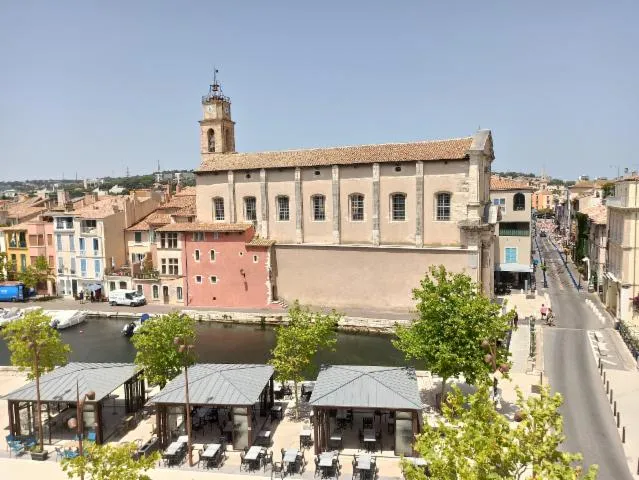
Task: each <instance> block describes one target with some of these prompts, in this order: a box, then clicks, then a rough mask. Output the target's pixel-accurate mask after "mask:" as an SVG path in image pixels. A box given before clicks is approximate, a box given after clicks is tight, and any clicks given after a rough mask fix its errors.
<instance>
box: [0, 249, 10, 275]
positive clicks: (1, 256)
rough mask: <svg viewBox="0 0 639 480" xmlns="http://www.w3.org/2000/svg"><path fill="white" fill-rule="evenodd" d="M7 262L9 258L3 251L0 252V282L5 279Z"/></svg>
mask: <svg viewBox="0 0 639 480" xmlns="http://www.w3.org/2000/svg"><path fill="white" fill-rule="evenodd" d="M8 263H9V258H8V257H7V254H6V253H5V252H0V282H4V281H5V280H6V279H7V274H8V272H7V270H8V268H7V264H8Z"/></svg>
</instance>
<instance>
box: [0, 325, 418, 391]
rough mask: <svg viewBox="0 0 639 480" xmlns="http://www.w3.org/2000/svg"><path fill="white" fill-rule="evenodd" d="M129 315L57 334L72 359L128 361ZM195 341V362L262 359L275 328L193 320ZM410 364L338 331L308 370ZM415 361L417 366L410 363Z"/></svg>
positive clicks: (3, 356) (377, 339) (369, 339)
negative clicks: (126, 334) (126, 330)
mask: <svg viewBox="0 0 639 480" xmlns="http://www.w3.org/2000/svg"><path fill="white" fill-rule="evenodd" d="M128 322H129V320H124V319H120V320H117V319H112V318H111V319H103V318H89V319H87V322H86V323H84V324H82V325H79V326H77V327H73V328H70V329H68V330H62V332H61V334H62V339H63V341H64V342H66V343H68V344H69V345H70V346H71V355H70V358H69V360H70V361H75V362H132V361H133V358H134V357H135V348H133V344H132V343H131V341H130V340H129V339H128V338H126V337H123V336H122V335H121V333H120V332H121V330H122V327H123V326H124V325H125V324H126V323H128ZM196 332H197V341H196V344H195V347H196V351H197V355H198V361H199V362H200V363H265V362H267V361H268V359H269V358H270V352H271V349H272V348H273V347H274V345H275V330H274V329H272V328H269V327H266V328H265V329H262V328H260V327H259V326H252V325H250V326H249V325H228V324H219V323H210V322H200V323H197V324H196ZM323 363H325V364H334V365H335V364H351V365H387V366H400V365H411V362H407V361H406V360H405V359H404V356H403V354H402V353H400V352H399V351H397V350H396V349H395V347H393V345H392V344H391V340H390V337H389V336H382V335H368V334H356V333H342V332H339V333H338V334H337V345H336V350H335V351H334V352H322V353H320V354H319V355H318V358H317V359H316V362H315V368H314V371H313V372H307V376H308V377H313V378H314V376H315V374H316V372H317V369H318V366H319V365H320V364H323ZM10 364H11V360H10V358H9V351H8V350H7V346H6V344H5V343H4V341H3V340H0V365H10ZM415 366H417V365H415Z"/></svg>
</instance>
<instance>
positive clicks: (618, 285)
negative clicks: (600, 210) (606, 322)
mask: <svg viewBox="0 0 639 480" xmlns="http://www.w3.org/2000/svg"><path fill="white" fill-rule="evenodd" d="M606 207H607V209H608V249H607V254H608V258H607V261H606V267H605V270H606V271H605V274H604V276H603V296H604V302H605V304H606V307H607V308H608V309H609V310H610V311H611V312H612V313H613V314H614V315H615V316H616V317H617V318H619V319H621V320H623V321H626V322H632V323H634V324H636V325H639V320H638V318H637V314H636V312H635V309H634V307H633V301H632V300H633V299H634V298H635V297H637V295H639V268H638V267H639V252H638V250H639V243H638V241H639V237H638V236H637V233H638V232H639V225H638V223H639V177H629V178H624V179H621V180H619V181H617V182H616V183H615V194H614V196H612V197H608V198H607V199H606Z"/></svg>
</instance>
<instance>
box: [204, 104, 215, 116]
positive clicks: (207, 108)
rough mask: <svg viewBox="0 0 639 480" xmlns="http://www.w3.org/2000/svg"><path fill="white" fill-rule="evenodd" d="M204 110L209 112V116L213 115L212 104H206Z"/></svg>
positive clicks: (213, 108)
mask: <svg viewBox="0 0 639 480" xmlns="http://www.w3.org/2000/svg"><path fill="white" fill-rule="evenodd" d="M206 111H207V113H209V114H211V116H214V114H215V107H214V106H213V105H207V107H206Z"/></svg>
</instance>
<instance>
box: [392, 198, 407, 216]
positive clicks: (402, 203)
mask: <svg viewBox="0 0 639 480" xmlns="http://www.w3.org/2000/svg"><path fill="white" fill-rule="evenodd" d="M390 210H391V220H392V221H393V222H403V221H404V220H406V194H405V193H393V194H392V195H391V204H390Z"/></svg>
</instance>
